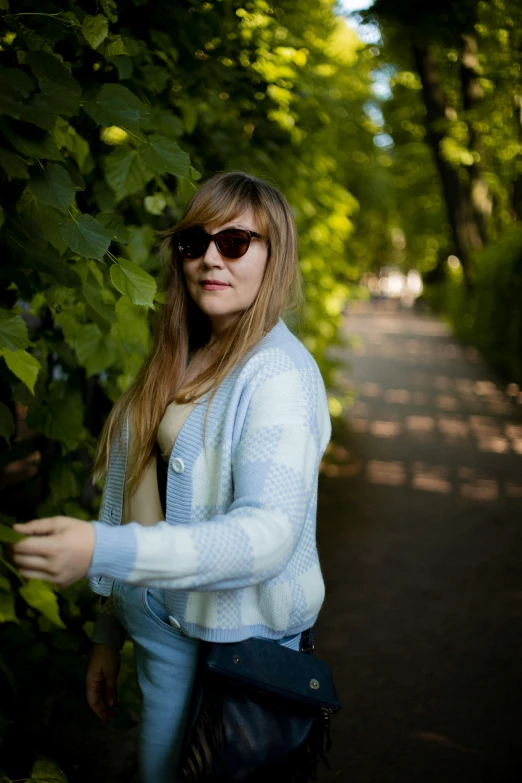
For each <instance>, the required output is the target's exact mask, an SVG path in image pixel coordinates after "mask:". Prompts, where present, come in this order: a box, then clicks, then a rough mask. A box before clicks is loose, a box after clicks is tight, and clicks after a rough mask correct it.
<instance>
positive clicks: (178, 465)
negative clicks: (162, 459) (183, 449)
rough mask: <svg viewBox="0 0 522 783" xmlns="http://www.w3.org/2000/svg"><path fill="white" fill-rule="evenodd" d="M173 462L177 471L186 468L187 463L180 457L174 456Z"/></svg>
mask: <svg viewBox="0 0 522 783" xmlns="http://www.w3.org/2000/svg"><path fill="white" fill-rule="evenodd" d="M171 464H172V469H173V470H174V472H175V473H183V471H184V470H185V463H184V462H183V460H182V459H181V458H180V457H174V459H173V460H172V463H171Z"/></svg>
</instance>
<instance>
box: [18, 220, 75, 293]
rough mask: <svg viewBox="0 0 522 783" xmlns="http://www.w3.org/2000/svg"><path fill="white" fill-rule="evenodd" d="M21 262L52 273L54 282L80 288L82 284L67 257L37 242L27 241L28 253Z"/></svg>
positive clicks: (28, 266)
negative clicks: (60, 255)
mask: <svg viewBox="0 0 522 783" xmlns="http://www.w3.org/2000/svg"><path fill="white" fill-rule="evenodd" d="M48 209H50V207H48ZM21 263H22V265H23V266H24V267H26V268H29V269H36V270H38V272H41V273H43V274H46V275H50V277H51V278H52V280H53V282H55V283H58V284H59V285H63V286H65V287H66V288H78V286H79V285H81V280H80V277H79V275H78V273H77V272H75V271H74V269H71V268H70V266H69V265H68V264H67V261H65V259H63V258H60V257H59V256H58V255H57V254H56V253H55V252H53V251H50V250H48V249H47V248H45V247H41V246H39V245H38V244H37V243H36V242H28V243H27V245H26V255H25V256H24V257H23V258H22V261H21Z"/></svg>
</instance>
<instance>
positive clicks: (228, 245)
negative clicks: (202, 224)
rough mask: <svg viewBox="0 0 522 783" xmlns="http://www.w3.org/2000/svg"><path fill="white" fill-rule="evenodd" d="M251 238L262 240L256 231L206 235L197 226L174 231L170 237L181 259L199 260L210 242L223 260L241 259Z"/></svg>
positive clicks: (231, 231) (228, 231) (232, 229)
mask: <svg viewBox="0 0 522 783" xmlns="http://www.w3.org/2000/svg"><path fill="white" fill-rule="evenodd" d="M252 237H257V239H264V237H263V236H262V235H261V234H258V233H257V232H256V231H247V230H246V229H243V228H225V229H223V231H218V232H217V234H207V232H206V231H203V229H202V228H199V227H198V226H196V227H194V228H185V229H183V231H176V232H175V233H174V234H173V235H172V238H173V242H174V244H175V247H176V248H177V249H178V251H179V253H180V255H181V256H182V257H183V258H201V256H202V255H204V253H205V252H206V250H207V248H208V246H209V245H210V242H211V241H212V240H214V242H215V243H216V247H217V249H218V250H219V252H220V253H221V255H222V256H224V257H225V258H241V256H244V255H245V253H246V252H247V250H248V248H249V247H250V240H251V239H252Z"/></svg>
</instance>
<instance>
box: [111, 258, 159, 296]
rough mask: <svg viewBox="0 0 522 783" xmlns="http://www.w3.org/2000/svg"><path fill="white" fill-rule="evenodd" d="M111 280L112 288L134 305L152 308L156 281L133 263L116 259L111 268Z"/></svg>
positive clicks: (124, 259) (123, 259)
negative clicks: (116, 261)
mask: <svg viewBox="0 0 522 783" xmlns="http://www.w3.org/2000/svg"><path fill="white" fill-rule="evenodd" d="M111 280H112V284H113V286H114V288H116V290H117V291H119V292H120V293H121V294H125V295H126V296H128V297H129V299H130V300H131V302H134V304H137V305H144V306H145V307H152V306H153V304H154V295H155V293H156V281H155V280H154V278H153V277H151V276H150V275H149V273H148V272H145V270H144V269H141V267H139V266H138V265H137V264H135V263H134V262H133V261H128V260H127V259H126V258H118V263H117V264H113V265H112V266H111Z"/></svg>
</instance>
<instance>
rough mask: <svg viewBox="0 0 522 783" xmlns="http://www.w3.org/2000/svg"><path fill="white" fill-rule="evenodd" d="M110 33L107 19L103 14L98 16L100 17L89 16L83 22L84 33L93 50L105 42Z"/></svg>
mask: <svg viewBox="0 0 522 783" xmlns="http://www.w3.org/2000/svg"><path fill="white" fill-rule="evenodd" d="M108 32H109V24H108V22H107V17H105V16H104V15H103V14H98V16H89V14H87V16H86V17H85V19H84V20H83V24H82V33H83V34H84V36H85V38H86V39H87V42H88V43H89V44H90V46H91V47H92V48H93V49H96V48H97V47H98V46H99V45H100V44H101V42H102V41H104V40H105V38H106V37H107V33H108Z"/></svg>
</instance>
